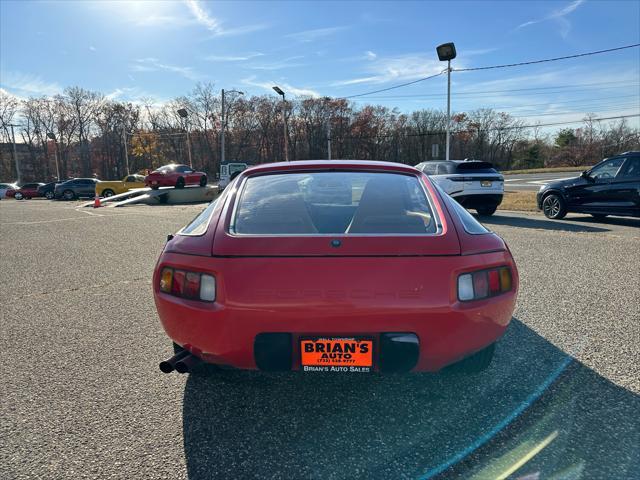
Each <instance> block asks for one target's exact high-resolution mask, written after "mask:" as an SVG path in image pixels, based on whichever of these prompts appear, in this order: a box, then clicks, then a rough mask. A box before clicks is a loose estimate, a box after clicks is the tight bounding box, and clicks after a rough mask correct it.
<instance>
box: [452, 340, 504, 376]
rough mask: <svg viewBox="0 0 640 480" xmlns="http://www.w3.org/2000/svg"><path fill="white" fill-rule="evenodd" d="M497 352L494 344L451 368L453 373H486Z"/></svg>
mask: <svg viewBox="0 0 640 480" xmlns="http://www.w3.org/2000/svg"><path fill="white" fill-rule="evenodd" d="M495 351H496V344H495V343H492V344H491V345H489V346H488V347H485V348H483V349H482V350H480V351H479V352H476V353H474V354H473V355H471V356H470V357H467V358H465V359H464V360H461V361H459V362H458V363H455V364H453V365H451V367H449V369H450V370H451V371H453V372H456V373H458V372H460V373H480V372H483V371H485V370H486V369H487V368H489V366H490V365H491V361H492V360H493V356H494V354H495Z"/></svg>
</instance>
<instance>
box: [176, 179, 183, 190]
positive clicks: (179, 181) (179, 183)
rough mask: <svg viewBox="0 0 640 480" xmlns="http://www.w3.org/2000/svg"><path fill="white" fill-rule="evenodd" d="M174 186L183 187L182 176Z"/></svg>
mask: <svg viewBox="0 0 640 480" xmlns="http://www.w3.org/2000/svg"><path fill="white" fill-rule="evenodd" d="M176 188H184V178H182V177H180V178H179V179H178V180H177V181H176Z"/></svg>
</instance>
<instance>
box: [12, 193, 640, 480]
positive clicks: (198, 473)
mask: <svg viewBox="0 0 640 480" xmlns="http://www.w3.org/2000/svg"><path fill="white" fill-rule="evenodd" d="M202 208H203V206H202V205H187V206H157V207H150V206H132V207H126V208H122V209H113V208H102V209H96V210H94V209H87V208H80V207H79V203H66V202H48V201H44V200H43V201H38V200H32V201H28V202H17V201H2V202H0V252H1V261H0V266H1V268H2V273H3V275H2V281H1V282H0V298H1V299H2V308H1V310H0V328H1V329H2V335H1V337H0V351H1V354H0V355H1V364H2V376H1V377H0V381H1V382H2V385H1V387H0V388H1V390H0V391H2V402H1V405H2V407H1V409H2V410H1V411H0V435H1V438H2V439H3V440H2V449H0V478H16V479H18V478H168V479H176V478H192V479H200V478H216V479H221V478H223V479H224V478H296V479H297V478H346V477H350V478H428V477H431V476H434V475H437V474H440V473H442V472H445V475H449V476H454V474H455V475H458V474H461V475H462V473H461V472H465V473H464V476H474V475H475V476H476V477H477V478H494V477H495V476H497V475H498V474H500V473H505V472H509V471H510V470H509V469H514V468H515V467H514V466H516V467H518V469H517V471H518V473H519V474H522V475H524V474H533V473H535V472H536V471H543V472H556V471H579V472H584V473H585V478H633V476H634V475H635V474H636V473H637V471H638V469H639V468H640V463H639V460H638V452H637V446H638V444H639V442H640V427H639V426H638V422H637V418H638V416H639V415H640V400H639V398H640V397H639V396H638V395H639V394H640V358H639V353H638V345H640V311H639V309H638V305H640V255H638V252H639V251H640V248H639V247H640V220H639V219H623V218H615V217H614V218H608V219H607V221H605V222H596V221H594V220H593V219H592V218H591V217H586V216H581V215H569V216H567V218H566V219H565V220H563V221H551V220H547V219H545V218H544V217H543V216H542V215H541V214H519V213H515V212H502V213H500V214H498V215H495V216H494V217H491V218H490V219H488V220H486V221H485V223H486V225H487V226H488V227H489V228H491V229H493V230H495V231H496V232H497V233H499V234H500V235H502V236H503V238H504V239H505V240H506V241H507V243H508V244H509V246H510V249H511V251H512V253H513V255H514V257H515V259H516V262H517V264H518V267H519V269H520V277H521V290H520V296H519V300H518V307H517V310H516V312H515V315H514V320H513V322H512V325H511V327H510V328H509V330H508V332H507V334H506V336H505V337H504V338H503V340H502V341H501V342H500V343H499V345H498V350H497V354H496V357H495V359H494V363H493V364H492V366H491V367H490V368H489V370H487V371H486V372H483V373H482V374H478V375H462V374H454V373H441V374H437V375H427V374H415V375H403V376H378V375H370V376H364V375H361V376H354V375H347V376H328V375H318V374H306V375H305V374H299V373H286V374H265V373H259V372H225V373H222V374H220V373H214V372H209V371H203V372H201V373H199V374H193V375H182V376H181V375H178V374H175V373H174V374H170V375H164V374H162V373H160V371H159V370H158V366H157V364H158V362H159V361H160V360H163V359H165V358H167V357H168V356H170V350H171V345H170V341H169V340H168V338H167V337H166V336H165V334H164V332H163V330H162V328H161V326H160V324H159V322H158V320H157V318H156V313H155V307H154V304H153V299H152V295H151V275H152V271H153V267H154V263H155V261H156V259H157V257H158V255H159V253H160V250H161V248H162V245H163V243H164V241H165V238H166V235H167V234H169V233H173V232H175V231H176V230H177V229H178V228H180V227H181V226H183V225H184V224H185V223H187V222H188V221H189V220H190V219H191V218H192V217H194V216H195V215H196V214H197V213H198V212H199V211H200V210H201V209H202ZM494 435H498V437H495V436H494ZM498 438H499V441H498V440H497V439H498ZM549 439H550V440H549ZM544 442H546V443H544ZM542 444H544V447H543V448H541V449H540V450H538V451H536V455H534V456H532V457H531V459H530V460H528V461H527V462H524V463H521V459H522V458H527V457H526V454H527V452H529V451H531V448H533V447H535V446H536V445H542ZM477 447H478V448H480V450H479V452H478V454H477V455H475V456H471V457H467V455H468V454H470V453H471V452H472V451H473V450H474V449H475V448H477ZM522 452H524V453H522ZM465 458H466V460H465ZM463 460H464V461H463ZM461 462H462V463H461ZM519 462H520V463H519ZM519 465H520V466H519ZM450 466H454V468H456V469H458V470H455V471H454V472H453V473H452V471H450V470H447V468H448V467H450ZM572 469H573V470H572ZM513 471H516V470H513ZM547 476H548V475H547ZM547 476H543V477H541V478H547ZM532 478H533V477H532ZM576 478H577V477H576Z"/></svg>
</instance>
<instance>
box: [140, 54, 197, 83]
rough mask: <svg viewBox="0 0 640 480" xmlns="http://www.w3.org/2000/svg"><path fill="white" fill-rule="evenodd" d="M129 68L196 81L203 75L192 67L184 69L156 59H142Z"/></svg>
mask: <svg viewBox="0 0 640 480" xmlns="http://www.w3.org/2000/svg"><path fill="white" fill-rule="evenodd" d="M129 68H130V70H131V71H133V72H157V71H165V72H172V73H177V74H178V75H180V76H182V77H185V78H188V79H189V80H194V81H195V80H199V79H201V78H202V75H200V74H199V73H197V72H196V71H195V70H194V69H193V68H192V67H182V66H178V65H170V64H167V63H162V62H161V61H160V60H158V59H157V58H154V57H147V58H140V59H138V60H136V63H134V64H133V65H131V66H130V67H129Z"/></svg>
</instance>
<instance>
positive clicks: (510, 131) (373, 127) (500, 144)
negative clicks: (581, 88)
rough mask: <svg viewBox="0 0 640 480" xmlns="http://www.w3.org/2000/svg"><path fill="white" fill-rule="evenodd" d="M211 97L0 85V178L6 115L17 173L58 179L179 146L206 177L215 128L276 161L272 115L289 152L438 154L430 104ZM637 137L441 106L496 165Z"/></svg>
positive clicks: (232, 153)
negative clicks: (22, 89)
mask: <svg viewBox="0 0 640 480" xmlns="http://www.w3.org/2000/svg"><path fill="white" fill-rule="evenodd" d="M220 100H221V99H220V95H219V94H218V92H217V90H215V89H214V86H213V85H212V84H208V83H204V84H198V85H196V86H195V88H194V89H193V91H192V92H190V93H189V94H188V95H185V96H181V97H177V98H175V99H173V100H171V101H169V102H166V103H164V104H162V105H157V104H155V103H154V102H153V101H152V100H151V99H142V100H141V101H139V102H136V103H130V102H121V101H117V100H114V99H111V98H109V97H108V96H105V95H103V94H101V93H99V92H94V91H90V90H86V89H83V88H80V87H70V88H67V89H65V90H64V92H63V93H62V94H60V95H55V96H53V97H33V98H27V99H18V98H16V97H15V96H12V95H10V94H8V93H6V92H4V91H2V90H0V142H2V143H3V148H2V150H1V151H0V180H3V181H9V180H12V179H15V178H16V175H17V172H16V166H15V159H14V158H13V152H14V149H13V148H10V147H9V145H11V143H12V142H13V138H12V131H11V125H14V126H15V127H14V132H13V133H14V135H15V136H16V137H17V138H16V146H19V148H17V149H16V151H17V152H18V156H19V160H20V168H21V172H22V177H23V180H42V181H44V180H51V179H53V178H55V177H56V176H57V175H58V171H59V175H60V177H61V178H67V177H72V176H93V175H97V176H98V177H100V178H103V179H110V178H119V177H122V176H123V175H125V174H126V173H127V163H128V165H129V170H130V171H131V173H134V172H136V171H141V170H143V169H153V168H157V167H159V166H161V165H164V164H167V163H173V162H175V163H188V160H187V159H188V155H189V153H190V154H191V157H192V161H193V166H194V167H195V168H197V169H201V170H203V171H205V172H208V173H209V175H210V176H212V177H213V176H214V174H215V173H216V172H218V171H219V166H220V158H221V150H220V142H221V129H222V128H223V127H224V129H225V138H226V142H225V144H226V155H225V157H226V160H227V161H239V162H247V163H250V164H256V163H264V162H272V161H277V160H283V159H284V134H283V123H282V122H283V114H284V117H285V118H286V122H287V127H288V138H287V141H288V149H289V158H290V159H291V160H296V159H322V158H327V155H328V144H329V142H328V139H329V138H330V139H331V157H332V158H334V159H362V160H367V159H374V160H386V161H392V162H401V163H405V164H417V163H420V162H422V161H426V160H432V159H440V158H443V157H444V151H445V133H444V132H445V128H446V114H445V113H444V112H443V111H440V110H433V109H425V110H417V111H413V112H411V113H402V112H400V111H399V110H398V109H390V108H388V107H384V106H379V105H365V106H357V105H356V104H354V103H353V102H350V101H348V100H345V99H334V98H329V97H324V98H301V99H296V100H288V101H286V102H282V101H281V100H280V99H279V98H278V97H274V96H266V95H265V96H251V97H248V96H243V95H239V94H237V93H236V94H227V97H226V102H225V103H226V112H225V113H226V114H225V118H222V116H221V101H220ZM180 109H185V110H186V111H187V117H186V118H184V117H182V116H181V115H179V114H178V110H180ZM639 145H640V132H639V130H638V128H631V127H630V126H629V125H628V123H627V122H626V120H625V119H620V120H618V121H612V122H607V123H604V122H600V121H597V120H595V117H593V116H590V115H587V116H586V117H585V118H584V122H583V124H582V125H581V126H580V127H579V128H566V129H562V130H560V131H558V132H556V133H555V134H543V133H542V129H541V127H539V126H535V125H534V126H532V125H527V124H525V123H524V122H523V120H522V119H518V118H515V117H513V116H511V115H509V114H508V113H504V112H499V111H496V110H493V109H489V108H480V109H477V110H473V111H469V112H459V113H455V114H454V115H453V116H452V127H451V158H455V159H464V158H475V159H482V160H486V161H490V162H492V163H494V164H495V165H496V166H497V167H498V168H500V169H503V170H508V169H513V168H534V167H542V166H556V165H589V164H593V163H595V162H596V161H598V160H600V159H601V158H603V157H605V156H608V155H613V154H616V153H618V152H621V151H625V150H631V149H638V148H639ZM125 149H126V150H125ZM189 150H190V152H189ZM56 160H57V164H58V167H57V168H56Z"/></svg>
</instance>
